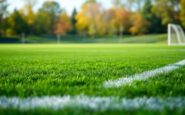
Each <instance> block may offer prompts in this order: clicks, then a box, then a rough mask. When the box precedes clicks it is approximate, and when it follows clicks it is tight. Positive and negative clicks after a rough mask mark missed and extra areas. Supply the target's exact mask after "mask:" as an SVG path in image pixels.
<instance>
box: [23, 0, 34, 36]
mask: <svg viewBox="0 0 185 115" xmlns="http://www.w3.org/2000/svg"><path fill="white" fill-rule="evenodd" d="M24 2H25V7H24V10H25V13H26V17H25V18H26V21H27V23H28V25H29V31H30V33H32V32H33V23H34V20H35V14H34V12H33V8H34V6H35V5H36V3H37V1H36V0H24Z"/></svg>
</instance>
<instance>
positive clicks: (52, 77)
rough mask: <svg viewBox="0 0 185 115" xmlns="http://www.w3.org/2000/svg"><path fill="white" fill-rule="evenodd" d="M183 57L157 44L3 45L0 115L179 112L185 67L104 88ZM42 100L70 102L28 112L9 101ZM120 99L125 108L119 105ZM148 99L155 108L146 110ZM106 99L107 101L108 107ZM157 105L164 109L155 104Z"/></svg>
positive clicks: (184, 108)
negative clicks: (112, 81)
mask: <svg viewBox="0 0 185 115" xmlns="http://www.w3.org/2000/svg"><path fill="white" fill-rule="evenodd" d="M184 59H185V47H184V46H176V47H175V46H173V47H169V46H166V45H160V44H153V45H152V44H148V45H146V44H143V45H142V44H140V45H138V44H132V45H127V44H60V45H52V44H50V45H44V44H43V45H39V44H38V45H34V44H29V45H6V44H5V45H3V44H2V45H0V70H1V72H0V114H13V113H15V114H20V113H24V114H37V113H42V114H52V113H54V114H61V113H63V114H124V113H125V114H130V113H133V114H157V113H159V114H184V113H185V77H184V75H185V66H180V67H178V68H177V69H175V70H173V71H170V72H163V73H160V74H156V75H155V76H153V77H152V78H149V79H146V80H143V81H138V80H134V81H133V82H131V83H130V84H126V85H124V86H119V87H110V88H106V87H104V83H105V82H106V81H110V80H117V79H119V78H123V77H125V78H126V77H129V76H132V75H135V74H139V73H143V72H146V71H149V70H155V69H157V68H160V67H164V66H167V65H169V64H174V63H177V62H179V61H182V60H184ZM176 66H179V65H176ZM46 96H47V99H48V98H49V99H50V97H53V96H56V97H57V98H59V99H60V100H61V99H63V100H64V97H66V96H67V97H69V98H70V99H72V100H73V101H72V102H71V100H70V99H69V98H68V101H67V102H65V104H66V106H64V107H62V105H60V103H59V104H58V105H55V107H52V105H51V104H48V108H47V105H46V106H42V105H40V106H38V108H36V107H33V106H32V107H33V108H32V107H30V108H32V109H30V108H29V105H27V106H28V107H27V108H24V107H23V109H20V108H21V107H20V106H21V105H19V104H17V105H16V104H15V105H14V101H8V99H11V98H13V97H14V98H16V99H17V100H21V99H23V100H24V99H27V98H29V99H30V98H36V97H38V98H39V99H42V97H43V98H44V97H45V98H46ZM60 97H61V98H60ZM84 98H85V99H84ZM16 99H15V100H16ZM39 99H38V100H39ZM49 99H48V103H52V104H55V101H56V103H57V100H59V99H53V100H52V102H51V100H49ZM65 99H66V98H65ZM102 99H104V100H103V101H102ZM122 99H124V102H125V103H126V105H127V104H128V106H126V105H124V104H123V103H120V100H122ZM150 99H151V100H152V101H151V103H152V105H156V106H157V107H148V106H150V104H148V100H150ZM30 100H31V99H30ZM80 100H84V101H85V102H84V103H86V104H84V103H83V104H81V105H83V106H80V104H77V102H79V103H81V102H82V101H80ZM89 100H90V101H89ZM99 100H100V102H99ZM106 100H108V101H110V103H109V104H108V105H107V104H106V103H107V101H106ZM94 101H95V102H94ZM122 101H123V100H122ZM139 101H140V102H139ZM155 101H157V102H155ZM68 102H70V103H72V104H74V106H71V105H69V104H68ZM96 102H97V103H99V104H97V103H96ZM158 102H159V103H158ZM168 102H169V103H168ZM9 103H10V104H9ZM21 103H24V101H23V102H20V104H21ZM30 103H31V102H29V101H28V103H27V104H30ZM75 103H76V105H75ZM91 103H92V104H94V105H92V104H91ZM143 103H144V104H143ZM3 104H4V105H7V106H2V105H3ZM32 104H33V105H34V101H32ZM43 104H46V103H45V102H44V103H43ZM132 104H136V105H132ZM140 104H141V105H142V106H140ZM161 104H164V106H162V107H161V106H159V105H161ZM168 104H169V105H168ZM10 105H12V106H10ZM114 105H115V106H114ZM58 106H61V107H58ZM85 106H88V107H85ZM39 107H40V108H39ZM42 107H43V108H42ZM160 107H161V108H160ZM148 108H149V109H148ZM152 108H154V109H152ZM156 108H158V109H156Z"/></svg>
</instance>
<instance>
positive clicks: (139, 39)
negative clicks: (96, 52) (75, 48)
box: [26, 34, 167, 44]
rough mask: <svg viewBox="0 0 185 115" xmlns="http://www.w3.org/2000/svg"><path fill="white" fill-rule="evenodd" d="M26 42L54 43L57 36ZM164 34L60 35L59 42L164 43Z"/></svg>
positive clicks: (30, 39) (32, 38)
mask: <svg viewBox="0 0 185 115" xmlns="http://www.w3.org/2000/svg"><path fill="white" fill-rule="evenodd" d="M26 42H28V43H56V42H57V38H56V37H55V36H53V37H51V36H50V37H49V36H48V37H46V36H44V37H39V36H28V37H27V38H26ZM166 42H167V35H166V34H153V35H140V36H131V35H123V37H119V36H115V37H97V38H92V37H88V38H87V37H80V36H63V37H61V43H163V44H164V43H166Z"/></svg>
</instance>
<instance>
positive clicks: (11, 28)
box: [6, 10, 28, 36]
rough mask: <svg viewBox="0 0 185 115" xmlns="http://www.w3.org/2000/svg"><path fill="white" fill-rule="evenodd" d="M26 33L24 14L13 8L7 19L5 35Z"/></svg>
mask: <svg viewBox="0 0 185 115" xmlns="http://www.w3.org/2000/svg"><path fill="white" fill-rule="evenodd" d="M22 33H28V24H27V22H26V20H25V18H24V15H23V14H21V13H20V12H19V11H17V10H15V11H14V12H13V13H12V14H11V15H10V16H9V17H8V19H7V28H6V35H8V36H10V35H21V34H22Z"/></svg>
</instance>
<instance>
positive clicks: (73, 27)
mask: <svg viewBox="0 0 185 115" xmlns="http://www.w3.org/2000/svg"><path fill="white" fill-rule="evenodd" d="M76 15H77V10H76V8H74V10H73V12H72V16H71V19H70V20H71V25H72V29H71V32H70V33H71V34H73V35H74V34H77V30H76V26H75V25H76V23H77V20H76Z"/></svg>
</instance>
